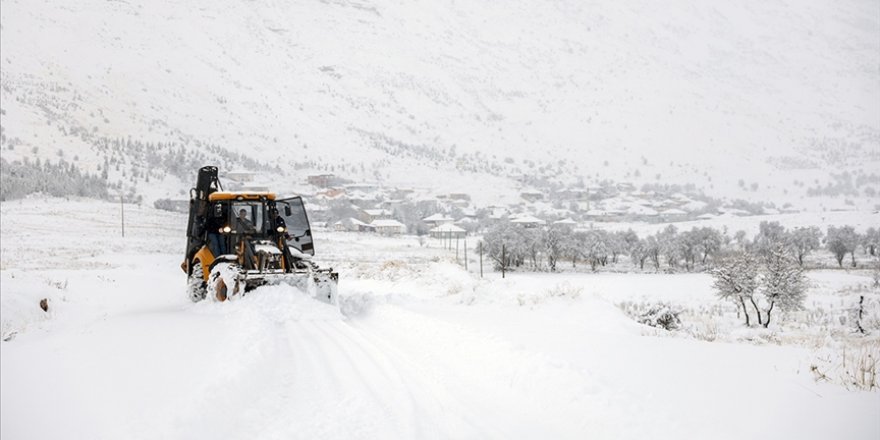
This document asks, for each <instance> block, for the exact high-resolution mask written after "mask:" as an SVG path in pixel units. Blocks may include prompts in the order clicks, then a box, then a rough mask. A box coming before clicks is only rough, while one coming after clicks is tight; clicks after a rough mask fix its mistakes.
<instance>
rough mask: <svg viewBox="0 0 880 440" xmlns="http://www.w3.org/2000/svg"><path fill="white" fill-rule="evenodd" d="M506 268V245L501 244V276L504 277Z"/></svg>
mask: <svg viewBox="0 0 880 440" xmlns="http://www.w3.org/2000/svg"><path fill="white" fill-rule="evenodd" d="M505 269H507V246H506V245H504V244H502V245H501V278H504V271H505Z"/></svg>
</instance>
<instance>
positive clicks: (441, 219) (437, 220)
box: [422, 212, 455, 226]
mask: <svg viewBox="0 0 880 440" xmlns="http://www.w3.org/2000/svg"><path fill="white" fill-rule="evenodd" d="M454 220H455V219H453V218H452V217H447V216H446V214H442V213H439V212H438V213H436V214H433V215H429V216H427V217H425V218H423V219H422V221H423V222H425V223H427V224H428V225H432V226H437V225H441V224H443V223H452V222H453V221H454Z"/></svg>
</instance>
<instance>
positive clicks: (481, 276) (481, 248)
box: [480, 240, 483, 278]
mask: <svg viewBox="0 0 880 440" xmlns="http://www.w3.org/2000/svg"><path fill="white" fill-rule="evenodd" d="M480 278H483V240H480Z"/></svg>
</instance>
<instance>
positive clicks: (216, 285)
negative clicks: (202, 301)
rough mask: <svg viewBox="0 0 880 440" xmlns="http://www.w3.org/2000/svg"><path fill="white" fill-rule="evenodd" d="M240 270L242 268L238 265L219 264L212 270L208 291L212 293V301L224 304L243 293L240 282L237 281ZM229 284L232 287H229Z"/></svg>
mask: <svg viewBox="0 0 880 440" xmlns="http://www.w3.org/2000/svg"><path fill="white" fill-rule="evenodd" d="M240 270H241V268H240V266H239V265H238V264H236V263H217V264H216V265H215V266H214V267H213V268H212V269H211V274H210V275H208V285H207V290H208V292H210V297H211V299H212V300H214V301H219V302H223V301H226V300H228V299H231V298H232V297H233V296H238V295H239V294H241V293H243V292H241V290H242V289H241V286H239V283H238V281H236V280H235V278H236V275H237V274H238V272H239V271H240ZM227 283H231V284H232V285H231V286H230V285H227Z"/></svg>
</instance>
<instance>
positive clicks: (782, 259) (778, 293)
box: [758, 243, 807, 328]
mask: <svg viewBox="0 0 880 440" xmlns="http://www.w3.org/2000/svg"><path fill="white" fill-rule="evenodd" d="M806 287H807V283H806V278H805V277H804V272H803V268H802V267H801V266H800V265H799V264H798V263H797V262H796V261H795V260H794V259H793V258H792V257H790V256H789V254H788V252H787V250H786V248H785V245H784V244H782V243H778V244H777V245H776V247H774V248H773V249H771V250H770V251H769V253H768V255H767V256H766V257H765V259H764V268H763V271H762V274H761V277H760V289H759V290H760V293H761V296H762V297H763V302H764V304H765V305H766V308H765V310H764V318H763V322H762V320H761V314H760V311H759V312H758V322H759V323H761V324H763V325H764V328H767V326H769V325H770V316H771V313H773V309H774V308H779V310H782V311H789V310H797V309H800V308H802V307H803V302H804V296H805V295H804V292H805V290H806Z"/></svg>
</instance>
